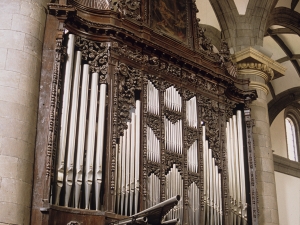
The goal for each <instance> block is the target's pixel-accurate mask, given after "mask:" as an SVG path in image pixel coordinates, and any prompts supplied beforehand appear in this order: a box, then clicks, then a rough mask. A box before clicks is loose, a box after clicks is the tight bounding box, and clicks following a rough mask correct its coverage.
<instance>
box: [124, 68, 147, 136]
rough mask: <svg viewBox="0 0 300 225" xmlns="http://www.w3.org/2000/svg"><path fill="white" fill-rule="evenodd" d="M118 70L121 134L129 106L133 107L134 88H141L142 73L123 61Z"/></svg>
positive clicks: (128, 118) (127, 116)
mask: <svg viewBox="0 0 300 225" xmlns="http://www.w3.org/2000/svg"><path fill="white" fill-rule="evenodd" d="M118 71H119V83H118V93H119V99H118V134H119V135H123V132H124V130H126V129H127V124H126V123H127V121H128V120H130V113H129V111H130V108H131V107H135V90H141V88H142V73H141V71H140V70H137V69H135V68H133V67H130V66H127V65H126V64H124V63H121V64H120V65H119V66H118Z"/></svg>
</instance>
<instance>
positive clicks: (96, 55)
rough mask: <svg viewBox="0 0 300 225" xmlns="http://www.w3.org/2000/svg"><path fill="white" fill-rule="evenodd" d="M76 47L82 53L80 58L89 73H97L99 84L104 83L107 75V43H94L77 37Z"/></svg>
mask: <svg viewBox="0 0 300 225" xmlns="http://www.w3.org/2000/svg"><path fill="white" fill-rule="evenodd" d="M76 47H78V49H79V50H80V51H82V58H83V60H85V61H86V62H88V64H89V65H90V70H91V72H93V73H99V75H100V82H101V83H103V82H105V80H106V76H107V73H108V49H109V43H106V42H94V41H90V40H87V39H84V38H82V37H79V36H77V37H76Z"/></svg>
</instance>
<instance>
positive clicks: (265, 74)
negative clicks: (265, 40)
mask: <svg viewBox="0 0 300 225" xmlns="http://www.w3.org/2000/svg"><path fill="white" fill-rule="evenodd" d="M231 58H232V61H233V62H235V63H237V64H238V70H239V71H242V70H248V72H249V73H248V74H249V75H250V70H252V72H254V71H258V72H257V73H254V74H253V75H258V74H260V75H259V76H262V78H264V80H265V82H269V81H270V80H272V79H276V78H279V77H281V76H284V73H285V71H286V68H284V67H283V66H282V65H281V64H280V63H278V62H276V61H274V60H273V59H271V58H270V57H268V56H266V55H264V54H263V53H261V52H260V51H258V50H256V49H254V48H252V47H248V48H245V49H243V50H241V51H239V52H236V53H235V54H234V55H232V57H231Z"/></svg>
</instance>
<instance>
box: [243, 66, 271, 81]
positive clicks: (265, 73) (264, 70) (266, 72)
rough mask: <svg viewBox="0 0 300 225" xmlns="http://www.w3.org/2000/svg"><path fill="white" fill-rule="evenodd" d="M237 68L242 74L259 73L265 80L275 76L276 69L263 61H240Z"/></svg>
mask: <svg viewBox="0 0 300 225" xmlns="http://www.w3.org/2000/svg"><path fill="white" fill-rule="evenodd" d="M237 68H238V71H239V73H240V74H247V75H257V76H260V77H262V78H263V79H264V80H265V82H269V81H271V80H272V79H273V78H274V71H273V69H271V68H270V67H269V66H267V65H265V64H263V63H238V64H237Z"/></svg>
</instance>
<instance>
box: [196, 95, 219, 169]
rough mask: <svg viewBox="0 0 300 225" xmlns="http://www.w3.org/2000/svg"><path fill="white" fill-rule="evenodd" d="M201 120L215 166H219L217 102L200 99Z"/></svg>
mask: <svg viewBox="0 0 300 225" xmlns="http://www.w3.org/2000/svg"><path fill="white" fill-rule="evenodd" d="M200 104H201V119H202V120H203V122H204V123H205V128H206V134H207V138H208V139H209V146H210V148H211V149H212V151H213V157H214V158H215V160H216V162H217V165H220V159H221V153H220V126H219V103H218V102H217V101H214V100H211V99H208V98H206V97H202V98H201V103H200Z"/></svg>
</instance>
